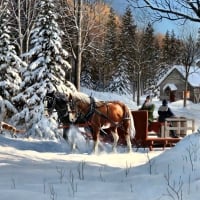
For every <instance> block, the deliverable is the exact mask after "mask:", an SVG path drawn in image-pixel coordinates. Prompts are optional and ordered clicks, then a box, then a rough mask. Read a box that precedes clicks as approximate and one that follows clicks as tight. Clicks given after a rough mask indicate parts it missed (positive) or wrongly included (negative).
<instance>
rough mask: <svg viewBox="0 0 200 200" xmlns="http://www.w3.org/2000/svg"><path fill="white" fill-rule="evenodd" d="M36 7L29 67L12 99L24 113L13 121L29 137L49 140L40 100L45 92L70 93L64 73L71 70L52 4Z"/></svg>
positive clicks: (49, 0) (46, 2) (43, 2)
mask: <svg viewBox="0 0 200 200" xmlns="http://www.w3.org/2000/svg"><path fill="white" fill-rule="evenodd" d="M38 3H39V4H38V11H39V13H38V16H37V18H36V21H35V26H34V28H33V30H32V35H31V38H30V42H31V49H30V50H29V52H28V53H27V54H26V56H28V58H29V60H30V64H29V65H28V67H27V69H26V70H25V71H24V72H23V82H22V85H21V87H22V92H21V93H20V94H19V95H17V96H16V97H15V101H17V102H20V104H21V105H23V109H22V110H21V112H20V113H19V114H17V115H16V116H15V117H14V118H13V120H14V121H15V122H17V123H23V124H24V125H25V128H26V129H27V134H28V135H29V136H30V135H31V136H33V137H35V136H39V137H52V136H54V131H52V128H53V127H51V125H50V124H49V122H48V120H47V119H46V117H45V116H44V109H45V108H44V102H43V100H44V98H45V96H46V93H47V91H53V90H58V91H60V92H67V91H69V89H70V83H69V82H66V81H65V72H66V71H68V70H69V69H71V66H70V64H69V63H68V62H67V61H66V58H67V57H68V52H67V51H65V50H64V49H63V48H62V39H61V36H62V31H61V29H60V28H59V26H58V23H57V21H56V20H57V15H56V13H55V11H56V8H55V6H54V3H53V0H41V1H39V2H38ZM45 123H47V124H45ZM49 134H50V135H49Z"/></svg>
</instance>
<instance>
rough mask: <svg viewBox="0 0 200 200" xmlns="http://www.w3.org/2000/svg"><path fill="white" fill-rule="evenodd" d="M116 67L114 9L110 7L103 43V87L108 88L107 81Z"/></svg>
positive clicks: (108, 81)
mask: <svg viewBox="0 0 200 200" xmlns="http://www.w3.org/2000/svg"><path fill="white" fill-rule="evenodd" d="M116 67H117V24H116V16H115V13H114V10H113V9H112V8H111V9H110V14H109V19H108V23H107V29H106V36H105V43H104V66H103V70H102V72H103V73H102V75H103V87H104V89H105V88H109V85H108V83H110V79H111V77H112V74H113V72H114V71H115V69H116Z"/></svg>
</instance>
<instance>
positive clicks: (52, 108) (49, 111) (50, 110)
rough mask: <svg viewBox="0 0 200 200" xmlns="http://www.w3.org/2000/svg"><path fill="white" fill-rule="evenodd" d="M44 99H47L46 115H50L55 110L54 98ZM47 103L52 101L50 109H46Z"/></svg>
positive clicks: (47, 97)
mask: <svg viewBox="0 0 200 200" xmlns="http://www.w3.org/2000/svg"><path fill="white" fill-rule="evenodd" d="M45 98H46V99H47V112H48V114H49V113H51V114H52V113H53V110H54V109H55V105H56V97H50V96H46V97H45ZM49 101H52V106H51V107H50V108H49V107H48V104H49Z"/></svg>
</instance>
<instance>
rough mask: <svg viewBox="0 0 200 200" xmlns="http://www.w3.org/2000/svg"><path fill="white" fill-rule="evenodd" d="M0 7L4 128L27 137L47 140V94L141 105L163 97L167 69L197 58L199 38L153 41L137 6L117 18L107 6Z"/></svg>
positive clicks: (29, 0)
mask: <svg viewBox="0 0 200 200" xmlns="http://www.w3.org/2000/svg"><path fill="white" fill-rule="evenodd" d="M0 3H1V4H0V6H1V9H0V22H1V23H0V54H1V56H0V95H1V97H2V103H1V110H4V112H1V113H3V114H2V116H1V121H8V122H11V123H12V124H16V125H19V126H20V125H21V126H23V127H24V126H25V128H26V130H29V133H28V134H29V135H43V134H45V131H44V130H43V128H44V127H43V126H42V124H43V122H42V121H43V120H44V118H43V114H44V109H45V108H44V102H43V101H44V99H45V96H46V93H47V92H49V91H52V90H58V91H61V92H66V91H67V90H69V88H70V89H71V90H73V91H75V90H76V89H77V90H80V87H81V86H82V87H86V88H89V89H93V90H96V91H104V92H106V91H110V92H117V93H119V94H130V93H132V94H133V100H136V101H137V104H138V105H139V104H140V96H141V94H144V93H145V92H151V93H152V94H153V95H157V94H158V90H157V87H156V83H157V81H158V80H159V79H160V77H162V76H163V75H164V74H165V73H166V71H167V70H168V69H169V68H171V67H172V66H173V65H174V64H181V65H184V66H188V65H189V66H191V65H192V64H194V63H195V62H196V61H197V59H198V56H199V37H197V36H196V35H194V34H193V33H191V32H189V33H187V34H185V35H183V36H182V37H181V38H180V37H177V36H176V35H175V32H174V31H171V32H169V31H167V32H166V34H165V35H162V34H155V33H154V28H153V23H152V21H148V20H146V23H144V24H141V23H140V22H139V21H138V20H136V19H138V15H137V16H134V14H138V12H136V10H135V11H134V9H133V7H129V6H127V8H126V9H125V12H124V14H122V15H120V16H119V15H117V14H116V12H115V10H114V9H112V8H111V7H110V5H109V4H107V3H105V2H104V1H102V0H78V1H72V0H71V1H70V0H57V1H53V0H18V1H15V0H1V1H0ZM139 17H140V18H144V17H145V16H143V15H142V14H141V13H140V16H139ZM147 19H148V18H147ZM71 83H73V84H74V85H75V87H74V86H73V85H72V84H71ZM136 97H137V99H136ZM36 113H37V115H36Z"/></svg>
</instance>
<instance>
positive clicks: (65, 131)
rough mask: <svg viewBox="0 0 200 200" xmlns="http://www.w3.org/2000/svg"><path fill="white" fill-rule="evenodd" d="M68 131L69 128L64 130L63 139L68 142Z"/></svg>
mask: <svg viewBox="0 0 200 200" xmlns="http://www.w3.org/2000/svg"><path fill="white" fill-rule="evenodd" d="M67 131H68V128H63V138H64V139H65V140H66V141H68V136H67Z"/></svg>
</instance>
